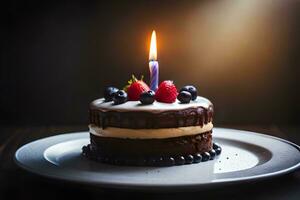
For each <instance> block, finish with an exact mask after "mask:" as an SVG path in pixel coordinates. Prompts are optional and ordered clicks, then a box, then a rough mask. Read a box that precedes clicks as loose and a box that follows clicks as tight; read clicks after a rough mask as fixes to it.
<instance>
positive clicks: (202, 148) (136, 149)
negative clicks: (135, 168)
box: [90, 131, 212, 159]
mask: <svg viewBox="0 0 300 200" xmlns="http://www.w3.org/2000/svg"><path fill="white" fill-rule="evenodd" d="M90 139H91V144H90V146H91V147H90V148H91V151H93V152H94V154H96V155H97V156H99V157H104V158H105V157H109V158H111V157H115V158H131V159H136V158H138V157H153V156H154V157H157V156H178V155H180V156H185V155H194V154H197V153H200V154H201V153H203V152H209V151H210V150H211V149H212V131H208V132H205V133H201V134H197V135H191V136H182V137H174V138H164V139H123V138H111V137H101V136H96V135H94V134H90Z"/></svg>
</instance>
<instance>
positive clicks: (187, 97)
mask: <svg viewBox="0 0 300 200" xmlns="http://www.w3.org/2000/svg"><path fill="white" fill-rule="evenodd" d="M177 99H178V100H179V101H180V102H181V103H190V101H191V99H192V95H191V93H189V92H187V91H181V92H180V93H179V94H178V96H177Z"/></svg>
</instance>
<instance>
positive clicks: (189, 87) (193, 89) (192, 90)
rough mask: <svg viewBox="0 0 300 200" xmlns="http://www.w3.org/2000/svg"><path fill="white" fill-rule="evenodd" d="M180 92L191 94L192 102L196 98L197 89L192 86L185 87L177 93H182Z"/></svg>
mask: <svg viewBox="0 0 300 200" xmlns="http://www.w3.org/2000/svg"><path fill="white" fill-rule="evenodd" d="M182 91H187V92H189V93H191V95H192V100H195V99H196V98H197V89H196V87H195V86H193V85H186V86H184V87H183V88H181V89H180V91H179V92H182Z"/></svg>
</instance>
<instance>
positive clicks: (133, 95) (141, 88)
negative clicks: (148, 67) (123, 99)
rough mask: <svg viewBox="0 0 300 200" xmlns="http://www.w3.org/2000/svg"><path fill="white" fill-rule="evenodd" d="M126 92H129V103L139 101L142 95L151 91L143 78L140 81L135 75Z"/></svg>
mask: <svg viewBox="0 0 300 200" xmlns="http://www.w3.org/2000/svg"><path fill="white" fill-rule="evenodd" d="M124 90H125V91H127V94H128V100H129V101H138V100H139V99H140V95H141V93H143V92H147V91H149V90H150V88H149V86H148V85H147V84H146V83H145V82H144V81H143V77H142V78H141V79H140V80H138V79H137V78H136V77H135V76H134V75H132V78H131V80H129V81H128V85H127V86H125V88H124Z"/></svg>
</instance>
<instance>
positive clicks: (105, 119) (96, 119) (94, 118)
mask: <svg viewBox="0 0 300 200" xmlns="http://www.w3.org/2000/svg"><path fill="white" fill-rule="evenodd" d="M89 112H90V115H89V116H90V124H95V125H96V126H99V127H102V128H106V127H108V126H110V127H118V128H132V129H156V128H175V127H186V126H198V125H199V126H203V124H207V123H209V122H211V121H212V118H213V106H209V107H208V108H207V109H206V108H204V107H195V108H187V109H182V110H172V111H164V112H160V113H151V112H145V111H128V112H117V111H107V112H103V111H101V110H100V109H96V108H95V107H90V110H89Z"/></svg>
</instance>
